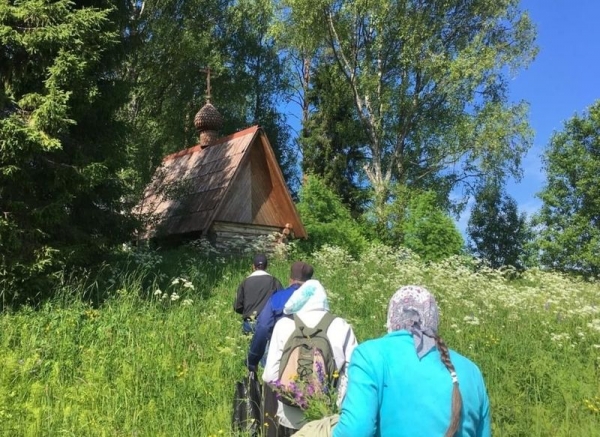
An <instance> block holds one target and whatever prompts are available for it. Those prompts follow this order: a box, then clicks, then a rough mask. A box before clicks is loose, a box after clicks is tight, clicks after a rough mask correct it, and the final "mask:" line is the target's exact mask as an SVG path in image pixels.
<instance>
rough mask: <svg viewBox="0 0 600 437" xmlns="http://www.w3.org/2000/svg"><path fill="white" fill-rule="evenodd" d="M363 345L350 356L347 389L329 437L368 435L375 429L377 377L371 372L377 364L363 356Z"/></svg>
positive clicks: (377, 402) (377, 400)
mask: <svg viewBox="0 0 600 437" xmlns="http://www.w3.org/2000/svg"><path fill="white" fill-rule="evenodd" d="M363 349H364V348H362V347H361V346H358V347H357V348H356V349H354V352H353V353H352V357H351V358H350V366H349V367H348V389H347V391H346V397H345V398H344V402H343V403H342V411H341V413H340V420H339V422H338V424H337V425H336V427H335V428H334V429H333V437H356V436H361V437H372V436H374V435H375V433H376V432H377V414H378V411H379V381H378V380H379V378H378V377H377V375H376V374H375V373H374V372H375V371H376V370H375V369H376V368H377V367H378V366H377V365H374V363H373V361H374V360H373V359H370V360H369V361H367V360H366V359H365V356H364V355H363ZM372 358H374V357H372Z"/></svg>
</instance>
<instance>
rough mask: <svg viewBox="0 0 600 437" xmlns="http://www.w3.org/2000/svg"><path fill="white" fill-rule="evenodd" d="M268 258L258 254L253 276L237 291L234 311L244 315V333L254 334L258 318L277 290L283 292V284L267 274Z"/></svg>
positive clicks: (253, 266) (254, 262)
mask: <svg viewBox="0 0 600 437" xmlns="http://www.w3.org/2000/svg"><path fill="white" fill-rule="evenodd" d="M267 265H268V261H267V257H266V256H265V255H264V254H258V255H256V256H255V257H254V261H253V263H252V274H251V275H250V276H248V277H247V278H246V279H244V280H243V281H242V283H241V284H240V286H239V287H238V289H237V296H236V299H235V303H234V304H233V309H234V310H235V312H236V313H238V314H241V315H242V331H243V332H244V334H246V335H248V334H251V333H253V332H254V327H255V323H256V318H257V316H258V314H260V312H261V311H262V309H263V307H264V306H265V304H266V303H267V301H268V300H269V298H270V297H271V294H273V292H274V291H275V290H281V289H282V288H283V285H281V282H279V280H278V279H277V278H275V277H273V276H271V275H270V274H269V273H267Z"/></svg>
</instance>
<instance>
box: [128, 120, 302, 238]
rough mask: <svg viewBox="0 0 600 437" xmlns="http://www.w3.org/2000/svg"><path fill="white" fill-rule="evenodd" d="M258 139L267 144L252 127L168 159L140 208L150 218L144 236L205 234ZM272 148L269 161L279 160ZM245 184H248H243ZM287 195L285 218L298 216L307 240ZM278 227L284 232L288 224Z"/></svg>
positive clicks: (295, 220)
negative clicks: (245, 158)
mask: <svg viewBox="0 0 600 437" xmlns="http://www.w3.org/2000/svg"><path fill="white" fill-rule="evenodd" d="M258 136H262V137H264V138H263V140H264V141H263V142H261V141H256V143H257V144H264V143H266V144H268V140H267V139H266V136H265V135H264V132H263V131H262V129H260V128H259V127H258V126H253V127H250V128H248V129H245V130H243V131H240V132H237V133H235V134H233V135H230V136H227V137H224V138H221V139H218V140H217V141H215V142H213V143H212V144H211V145H210V146H208V147H205V148H201V147H200V146H199V145H198V146H194V147H190V148H189V149H185V150H182V151H180V152H177V153H173V154H171V155H168V156H166V157H165V158H164V159H163V162H162V165H161V166H160V167H159V168H158V169H157V171H156V173H155V175H154V177H153V179H152V181H151V182H150V184H149V185H148V186H147V188H146V190H145V192H144V196H143V200H142V201H141V202H140V203H139V204H138V205H137V207H136V212H138V213H141V214H142V215H143V216H144V217H145V218H147V219H149V220H148V226H147V229H146V235H144V237H152V236H165V235H174V234H187V233H190V232H202V233H205V232H206V231H207V230H208V228H209V227H210V226H211V224H212V222H213V221H214V220H215V216H216V214H217V212H218V211H219V208H220V206H221V204H222V203H223V200H224V199H225V198H226V196H227V193H228V192H229V190H230V187H231V186H232V184H233V182H234V180H235V177H236V175H237V174H238V173H239V171H238V170H239V169H240V167H241V164H242V162H243V161H244V157H246V156H247V155H248V150H249V149H250V148H251V147H252V145H253V144H254V143H255V140H256V139H257V137H258ZM261 147H262V146H261ZM268 149H269V153H268V154H269V156H270V158H269V159H271V160H275V157H274V154H273V152H272V150H271V149H270V146H268ZM245 161H248V160H245ZM274 165H275V166H276V167H277V170H278V173H279V177H277V179H281V185H282V186H285V182H284V181H283V176H282V175H281V172H280V170H279V166H278V165H277V163H276V161H275V164H274ZM265 168H266V167H265ZM240 183H245V182H243V181H241V180H240ZM243 188H244V189H245V187H243ZM283 191H285V194H283V193H281V194H280V195H279V196H278V199H279V200H278V202H277V203H278V204H281V205H280V207H279V208H281V209H283V210H285V211H289V214H287V215H286V217H293V220H292V221H293V222H296V223H297V224H296V228H297V230H298V231H299V236H303V237H304V236H305V230H304V227H303V226H302V224H301V222H300V218H299V216H298V215H297V211H296V210H295V207H294V205H293V202H292V200H291V197H290V196H289V193H287V190H286V189H284V190H283ZM248 193H250V187H248ZM282 199H283V200H282ZM278 221H281V220H278ZM257 224H258V223H257ZM268 224H271V223H268ZM278 225H280V226H282V227H283V226H285V223H278Z"/></svg>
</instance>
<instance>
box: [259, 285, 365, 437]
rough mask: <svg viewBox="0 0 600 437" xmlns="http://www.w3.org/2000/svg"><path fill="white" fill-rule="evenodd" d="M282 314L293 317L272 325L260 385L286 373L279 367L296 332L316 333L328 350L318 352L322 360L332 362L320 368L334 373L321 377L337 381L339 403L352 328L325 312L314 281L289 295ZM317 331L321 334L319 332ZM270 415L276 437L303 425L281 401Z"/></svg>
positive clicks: (295, 409) (351, 344)
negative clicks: (275, 426) (272, 418)
mask: <svg viewBox="0 0 600 437" xmlns="http://www.w3.org/2000/svg"><path fill="white" fill-rule="evenodd" d="M283 313H284V314H287V315H293V316H291V317H282V318H281V319H279V321H278V322H277V323H276V324H275V327H274V329H273V335H272V337H271V342H270V344H269V351H268V354H267V362H266V365H265V369H264V372H263V376H262V377H263V381H265V382H266V383H268V384H271V385H273V386H278V384H279V383H280V382H281V381H282V380H283V377H284V376H285V372H286V371H287V370H288V367H287V365H286V364H285V363H282V360H283V359H285V358H289V357H290V356H291V354H289V353H290V343H289V341H293V340H294V339H297V338H298V337H297V336H298V333H299V332H302V333H303V334H307V333H313V334H314V333H315V332H317V333H319V336H323V337H326V340H327V345H328V347H330V351H322V352H323V355H322V356H323V357H330V358H331V360H332V361H333V363H331V364H332V366H329V365H328V364H329V363H325V365H324V366H321V368H323V367H324V368H326V369H331V367H334V368H335V371H334V372H333V373H336V374H337V375H331V374H327V375H323V376H324V377H325V378H327V379H329V378H331V377H332V376H333V377H334V378H339V379H338V381H340V384H339V385H338V397H339V400H341V399H342V398H343V396H344V392H343V391H344V384H343V383H342V382H343V381H344V380H345V370H346V365H347V363H348V360H349V358H350V355H351V354H352V351H353V350H354V348H355V347H356V337H355V335H354V331H353V330H352V327H351V326H350V325H349V324H348V322H346V321H345V320H344V319H342V318H340V317H335V316H334V315H332V314H331V313H330V312H329V303H328V301H327V294H326V292H325V289H324V288H323V286H322V285H321V283H320V282H319V281H316V280H314V279H311V280H309V281H306V282H305V283H304V284H303V285H302V286H301V287H299V288H298V289H297V290H296V291H295V292H294V293H293V294H292V296H291V297H290V298H289V299H288V301H287V303H286V304H285V306H284V309H283ZM321 330H323V331H324V332H321ZM307 335H308V334H307ZM300 337H302V336H300ZM286 354H289V355H286ZM313 357H314V355H313ZM288 363H289V361H288ZM298 363H300V360H298ZM280 366H281V368H280ZM300 373H302V372H298V375H299V374H300ZM328 373H329V372H328ZM325 378H324V379H325ZM271 414H275V415H276V417H277V436H278V437H287V436H291V435H293V434H294V433H295V432H296V431H297V430H298V429H299V428H301V427H302V425H303V424H304V423H305V418H304V414H303V412H302V409H301V408H299V407H298V406H293V405H289V404H288V403H284V402H282V400H279V401H278V402H277V409H276V412H275V411H274V412H272V413H271ZM356 435H358V434H356Z"/></svg>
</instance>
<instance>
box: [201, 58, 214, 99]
mask: <svg viewBox="0 0 600 437" xmlns="http://www.w3.org/2000/svg"><path fill="white" fill-rule="evenodd" d="M200 72H201V73H206V103H210V98H211V94H210V91H211V88H210V73H211V68H210V67H206V68H201V69H200Z"/></svg>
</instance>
